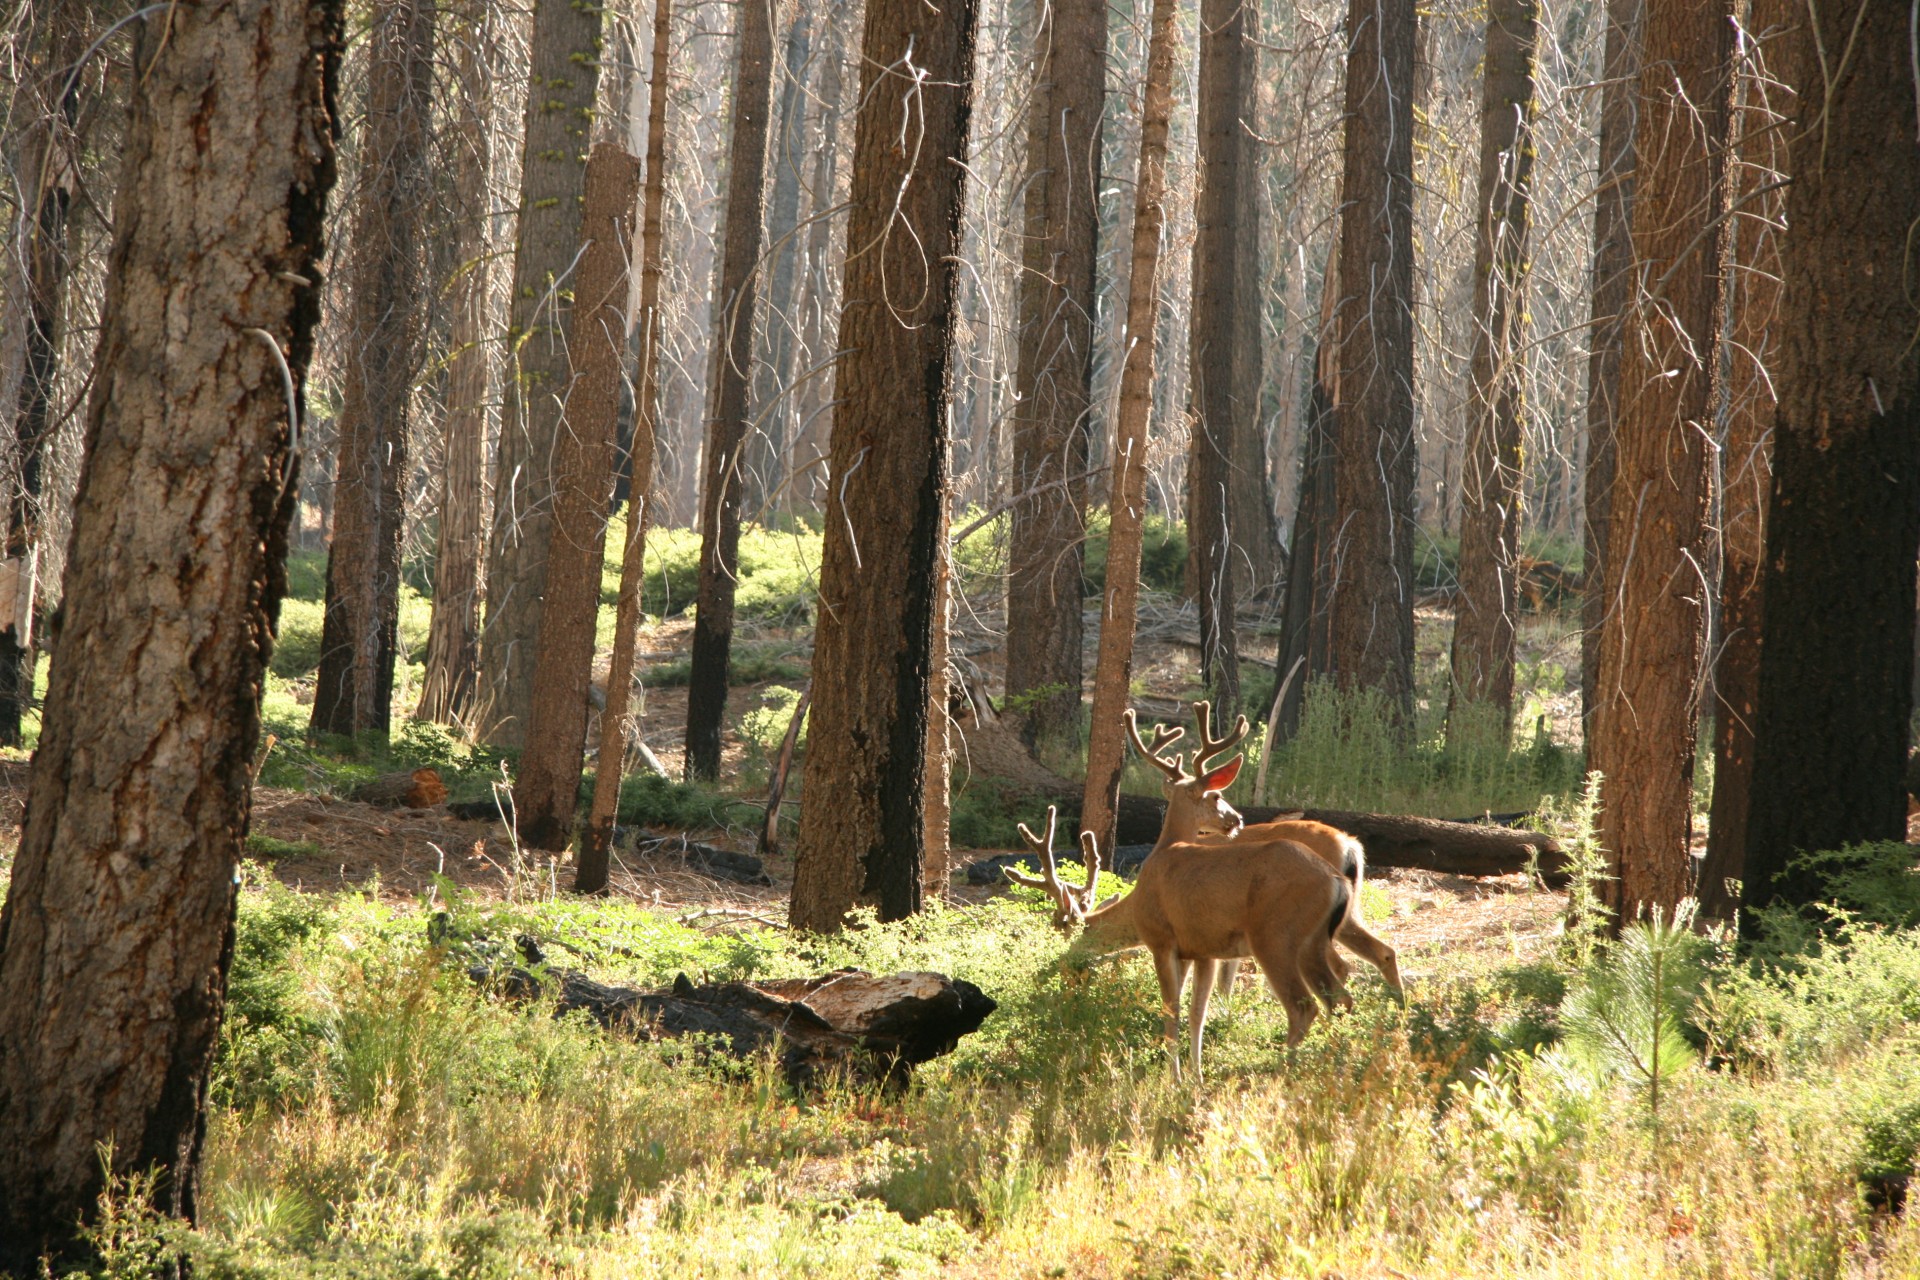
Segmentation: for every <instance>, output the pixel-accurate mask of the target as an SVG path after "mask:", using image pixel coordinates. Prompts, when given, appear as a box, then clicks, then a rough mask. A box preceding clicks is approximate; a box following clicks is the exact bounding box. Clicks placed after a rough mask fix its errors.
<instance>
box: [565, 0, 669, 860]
mask: <svg viewBox="0 0 1920 1280" xmlns="http://www.w3.org/2000/svg"><path fill="white" fill-rule="evenodd" d="M672 34H673V4H672V0H654V14H653V70H652V73H651V75H650V76H649V77H648V81H647V84H648V89H647V185H646V194H645V196H644V197H643V199H642V203H641V212H640V305H639V306H638V308H636V310H635V312H634V322H635V323H636V324H637V325H638V326H639V337H640V344H639V345H640V357H639V363H638V367H637V368H636V370H635V372H634V379H633V388H634V392H633V443H632V445H631V446H630V447H629V448H628V450H627V493H628V498H627V543H626V546H625V547H624V548H623V550H622V554H621V559H620V598H619V600H618V601H617V602H616V603H615V605H614V621H613V655H612V657H611V659H610V660H609V662H608V667H607V705H606V706H605V707H604V708H603V709H602V710H601V712H600V751H599V755H598V757H597V758H596V760H595V764H594V783H593V805H592V808H591V809H590V810H589V811H588V814H587V829H586V832H585V834H584V835H582V837H581V839H580V861H579V864H578V866H577V868H576V870H575V872H574V882H573V887H574V890H575V891H576V892H579V893H599V892H600V891H601V890H603V889H605V888H606V887H607V871H608V863H609V861H610V860H611V851H612V849H613V820H614V817H615V815H616V813H617V811H618V809H619V804H620V780H621V778H622V776H623V775H624V774H625V772H626V758H627V738H628V736H629V734H630V733H631V734H632V735H633V736H635V737H637V736H638V731H637V729H636V728H635V727H634V726H632V725H631V724H630V722H629V719H628V709H629V707H630V706H631V704H632V699H633V653H634V649H635V648H636V647H638V640H639V632H640V593H641V588H642V586H643V584H644V577H645V570H646V547H647V525H648V523H649V520H650V518H651V516H652V514H653V458H654V448H655V441H656V438H657V437H658V435H659V422H660V330H661V325H662V318H661V311H660V277H661V275H662V273H663V272H664V270H665V265H666V228H665V220H664V216H663V210H664V208H665V205H666V196H667V98H668V88H669V76H668V62H669V53H670V51H671V48H672V40H671V37H672Z"/></svg>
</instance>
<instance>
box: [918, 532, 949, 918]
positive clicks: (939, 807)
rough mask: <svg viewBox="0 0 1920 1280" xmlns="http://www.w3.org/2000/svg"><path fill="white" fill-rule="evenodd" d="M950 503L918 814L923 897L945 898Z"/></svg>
mask: <svg viewBox="0 0 1920 1280" xmlns="http://www.w3.org/2000/svg"><path fill="white" fill-rule="evenodd" d="M949 507H950V504H945V503H943V504H942V509H941V512H940V529H939V535H938V537H937V538H936V539H935V542H934V547H935V551H936V554H937V556H938V559H937V562H936V563H935V565H934V583H933V644H932V650H931V652H930V653H929V655H928V660H927V671H928V678H927V783H926V806H925V812H924V815H923V816H922V819H921V821H922V824H923V834H922V836H921V842H920V843H921V849H922V855H921V857H922V863H923V865H922V868H921V877H920V878H921V883H922V885H923V886H924V892H925V893H926V895H927V896H929V897H933V898H938V899H940V900H942V901H944V900H945V899H946V897H947V890H948V885H949V882H950V881H951V880H952V878H953V805H952V803H951V793H950V791H949V783H951V782H952V780H953V755H952V745H953V744H952V733H951V721H950V719H949V717H948V715H947V703H948V701H949V698H950V693H951V689H952V684H951V678H950V676H949V667H948V664H949V663H950V662H951V660H952V657H953V644H952V640H953V634H952V625H953V551H952V544H951V543H950V542H949V541H948V533H949V531H950V525H951V512H950V510H949Z"/></svg>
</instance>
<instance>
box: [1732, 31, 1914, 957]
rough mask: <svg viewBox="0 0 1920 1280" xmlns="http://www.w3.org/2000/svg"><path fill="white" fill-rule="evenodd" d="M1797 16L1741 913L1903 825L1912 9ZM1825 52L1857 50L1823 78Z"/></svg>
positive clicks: (1790, 56)
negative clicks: (1807, 856)
mask: <svg viewBox="0 0 1920 1280" xmlns="http://www.w3.org/2000/svg"><path fill="white" fill-rule="evenodd" d="M1798 17H1799V25H1798V26H1796V27H1795V28H1793V29H1791V30H1790V31H1789V32H1788V33H1787V34H1786V35H1785V36H1784V37H1783V38H1782V40H1781V42H1780V43H1781V44H1782V45H1784V46H1785V55H1786V56H1785V59H1784V62H1785V72H1786V76H1785V78H1786V80H1787V83H1788V84H1789V85H1791V86H1792V87H1793V88H1794V90H1795V91H1796V92H1797V94H1798V98H1799V103H1800V105H1801V115H1802V118H1803V127H1802V128H1801V129H1800V130H1799V131H1798V132H1796V133H1795V134H1794V135H1793V143H1792V151H1791V155H1790V159H1789V163H1788V171H1789V172H1790V173H1792V175H1793V185H1792V187H1790V188H1788V191H1787V221H1788V225H1789V226H1790V227H1791V228H1792V231H1791V233H1790V234H1789V235H1788V236H1787V240H1786V248H1785V266H1786V271H1785V272H1784V277H1785V280H1786V289H1785V297H1784V299H1783V303H1782V307H1781V323H1780V330H1779V331H1780V360H1779V376H1778V380H1777V382H1776V384H1775V385H1776V387H1777V388H1778V390H1779V393H1780V410H1779V416H1778V418H1777V419H1776V421H1775V428H1774V455H1773V500H1772V505H1771V506H1770V507H1769V509H1768V514H1767V555H1766V578H1765V582H1764V584H1763V586H1762V588H1761V596H1762V599H1761V605H1760V607H1761V613H1762V637H1763V639H1762V643H1761V649H1760V681H1759V686H1760V687H1759V697H1758V700H1757V706H1756V710H1755V716H1754V742H1753V755H1754V758H1753V777H1752V782H1751V799H1750V801H1749V807H1748V810H1747V850H1746V853H1747V857H1746V888H1747V894H1746V900H1747V905H1748V906H1749V907H1757V906H1764V905H1766V904H1767V903H1768V902H1771V901H1774V900H1776V899H1780V900H1784V901H1786V902H1789V903H1796V904H1798V903H1807V902H1811V901H1814V900H1816V899H1817V898H1818V897H1819V896H1821V895H1822V894H1823V893H1824V892H1825V886H1824V884H1823V883H1822V882H1821V879H1820V877H1819V875H1818V874H1817V873H1816V872H1813V871H1810V870H1808V869H1805V868H1801V867H1795V866H1794V865H1793V863H1792V859H1793V857H1794V855H1795V854H1796V853H1798V852H1800V851H1813V850H1820V849H1836V848H1839V847H1840V846H1842V845H1845V844H1851V843H1855V842H1859V841H1868V840H1899V839H1901V838H1902V837H1903V835H1904V832H1905V826H1906V806H1905V796H1904V794H1903V791H1904V788H1903V786H1902V782H1901V775H1902V772H1903V769H1904V766H1905V763H1906V748H1907V733H1908V716H1909V714H1910V711H1911V706H1912V703H1911V697H1912V687H1913V686H1912V680H1913V668H1912V661H1913V625H1914V569H1913V566H1914V556H1915V552H1916V550H1920V545H1917V544H1920V351H1916V350H1915V347H1914V344H1913V333H1914V328H1915V323H1916V316H1915V307H1914V304H1913V298H1912V293H1911V291H1910V290H1909V289H1906V288H1903V287H1902V283H1901V282H1902V281H1905V280H1908V279H1909V278H1910V276H1911V263H1912V241H1911V239H1910V237H1911V235H1912V228H1913V226H1914V224H1915V222H1916V221H1920V151H1917V149H1916V147H1915V144H1914V131H1913V114H1912V110H1911V108H1912V104H1913V79H1912V74H1913V73H1912V66H1911V63H1910V62H1909V61H1908V59H1909V56H1910V54H1911V52H1912V44H1911V42H1910V38H1909V37H1910V33H1909V29H1908V25H1907V24H1908V17H1909V15H1908V12H1907V11H1906V10H1905V9H1904V8H1903V7H1901V6H1899V5H1889V4H1876V3H1871V2H1870V0H1853V2H1851V3H1841V4H1837V5H1833V6H1831V7H1824V6H1823V7H1821V8H1819V9H1818V10H1817V11H1811V12H1803V13H1800V14H1799V15H1798ZM1816 41H1818V42H1819V44H1816ZM1821 47H1824V48H1825V49H1826V50H1829V51H1831V50H1834V49H1838V48H1847V49H1849V50H1850V53H1849V55H1848V57H1847V58H1846V59H1845V61H1844V63H1843V64H1841V65H1839V66H1838V67H1832V66H1831V65H1830V64H1831V62H1832V54H1831V52H1829V53H1827V54H1825V55H1819V54H1818V52H1817V50H1818V49H1819V48H1821ZM1895 104H1901V105H1899V106H1896V105H1895ZM1817 107H1823V108H1824V109H1823V110H1818V111H1817V112H1816V108H1817ZM1816 114H1817V115H1818V119H1817V120H1809V119H1806V117H1809V116H1814V115H1816ZM1756 924H1757V921H1756V920H1755V918H1754V917H1753V916H1752V915H1747V916H1746V917H1745V918H1744V919H1743V920H1742V922H1741V927H1742V930H1743V932H1745V933H1747V934H1749V935H1751V933H1752V932H1753V931H1754V929H1755V926H1756Z"/></svg>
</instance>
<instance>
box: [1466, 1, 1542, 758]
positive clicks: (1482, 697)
mask: <svg viewBox="0 0 1920 1280" xmlns="http://www.w3.org/2000/svg"><path fill="white" fill-rule="evenodd" d="M1536 20H1537V19H1536V13H1535V6H1534V0H1491V3H1490V4H1489V7H1488V14H1487V51H1486V64H1485V65H1486V72H1485V74H1486V84H1485V96H1484V97H1483V99H1482V101H1481V107H1480V220H1479V234H1478V237H1477V239H1476V242H1475V247H1474V261H1473V281H1474V305H1473V317H1474V320H1473V388H1472V399H1471V400H1470V402H1469V404H1468V406H1467V448H1466V457H1465V459H1464V462H1463V471H1464V474H1463V475H1462V477H1461V492H1460V594H1459V605H1458V607H1457V610H1456V612H1455V619H1454V624H1453V662H1452V668H1453V679H1452V684H1451V693H1450V701H1449V704H1448V715H1447V731H1448V734H1449V735H1450V736H1451V735H1454V734H1456V733H1457V732H1458V731H1459V729H1460V721H1459V719H1458V718H1457V716H1456V714H1455V713H1456V712H1459V711H1461V710H1463V709H1464V708H1465V707H1466V706H1467V705H1468V704H1471V703H1485V704H1487V705H1489V706H1491V707H1492V708H1493V709H1494V710H1495V712H1496V713H1497V714H1498V716H1499V720H1500V723H1501V725H1502V726H1506V725H1509V724H1510V723H1511V722H1512V720H1513V661H1514V644H1515V637H1516V629H1517V624H1518V621H1519V618H1518V614H1519V608H1520V593H1519V584H1518V582H1517V581H1516V579H1515V577H1514V558H1515V556H1517V555H1518V554H1519V550H1520V547H1519V541H1520V502H1521V497H1522V488H1521V482H1522V476H1521V471H1520V440H1521V427H1522V424H1523V421H1524V419H1525V415H1526V406H1525V403H1524V400H1523V386H1524V382H1525V378H1524V373H1525V363H1524V362H1525V359H1526V354H1525V344H1524V339H1525V334H1524V333H1523V329H1524V327H1525V307H1524V299H1525V290H1526V273H1527V232H1528V221H1529V210H1528V200H1529V197H1530V195H1531V191H1532V186H1533V130H1532V123H1533V50H1534V41H1535V38H1536V36H1535V32H1536Z"/></svg>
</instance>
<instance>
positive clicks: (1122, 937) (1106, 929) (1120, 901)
mask: <svg viewBox="0 0 1920 1280" xmlns="http://www.w3.org/2000/svg"><path fill="white" fill-rule="evenodd" d="M1081 925H1082V929H1081V934H1080V939H1079V943H1078V945H1079V946H1081V947H1085V948H1087V949H1090V950H1093V951H1096V952H1102V953H1104V952H1108V951H1123V950H1125V949H1126V948H1128V947H1137V946H1139V945H1140V929H1139V927H1138V925H1136V924H1135V923H1134V918H1133V894H1132V893H1126V894H1123V895H1121V896H1120V897H1118V898H1115V899H1114V900H1113V901H1111V902H1109V903H1107V904H1106V905H1105V906H1102V907H1098V908H1096V909H1095V910H1093V911H1090V912H1088V913H1087V915H1086V917H1085V919H1083V920H1082V921H1081Z"/></svg>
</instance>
